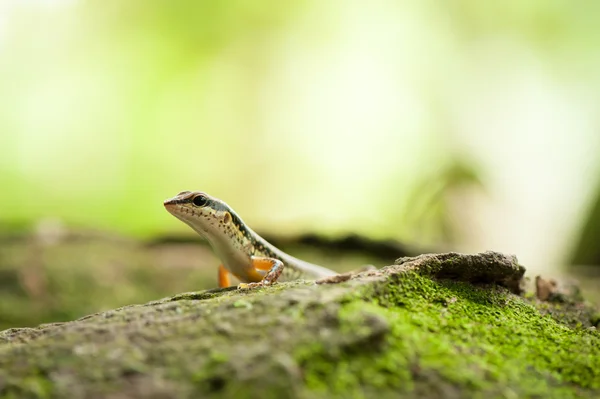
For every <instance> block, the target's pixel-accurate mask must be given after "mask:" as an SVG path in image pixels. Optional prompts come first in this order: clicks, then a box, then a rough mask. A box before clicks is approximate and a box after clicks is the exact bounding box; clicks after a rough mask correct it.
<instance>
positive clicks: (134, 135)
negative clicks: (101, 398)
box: [0, 0, 600, 326]
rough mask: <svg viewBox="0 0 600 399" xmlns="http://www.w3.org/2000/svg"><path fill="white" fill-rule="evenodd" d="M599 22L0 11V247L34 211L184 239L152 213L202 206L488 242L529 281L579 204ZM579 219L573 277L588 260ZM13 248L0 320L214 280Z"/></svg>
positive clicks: (461, 15) (7, 249)
mask: <svg viewBox="0 0 600 399" xmlns="http://www.w3.org/2000/svg"><path fill="white" fill-rule="evenodd" d="M599 12H600V3H597V2H592V1H587V2H583V3H581V4H578V6H574V5H573V3H572V2H567V1H552V2H548V1H542V0H533V1H529V2H523V1H518V0H510V1H506V2H502V3H490V2H480V1H474V0H452V1H447V2H433V1H422V2H417V1H413V2H390V1H385V0H382V1H374V2H367V3H366V2H361V1H357V0H350V1H342V0H337V1H335V0H334V1H331V2H318V1H315V0H304V1H300V2H277V1H273V0H260V1H255V2H245V1H239V0H234V1H229V2H210V1H192V0H182V1H177V2H173V1H167V0H159V1H154V2H151V3H149V2H145V1H141V0H132V1H127V2H122V1H117V0H108V1H102V2H100V1H91V0H85V1H84V0H44V1H42V0H31V1H28V2H20V1H9V2H2V3H0V92H1V93H2V96H0V184H1V187H2V189H1V190H0V221H1V222H2V223H4V224H5V225H6V226H11V229H10V230H11V232H10V234H8V235H7V236H8V237H11V236H13V235H14V234H16V232H17V230H18V229H25V230H27V229H29V228H31V227H32V226H36V225H37V224H38V222H39V221H44V220H46V219H47V218H52V219H58V220H60V221H61V222H64V223H66V224H67V225H68V226H73V227H75V228H86V229H87V228H92V229H95V230H100V231H109V232H118V233H120V234H126V235H128V236H136V237H152V236H157V235H161V234H163V233H164V232H166V231H177V232H185V233H187V234H193V233H192V232H191V230H189V229H187V227H186V226H184V225H183V224H182V223H179V222H178V221H176V220H175V219H174V218H172V217H171V216H170V215H168V214H167V212H165V211H164V209H162V206H161V202H162V200H164V199H165V198H167V197H170V196H173V195H174V194H176V193H177V192H179V191H182V190H203V191H207V192H209V193H211V194H213V195H215V196H217V197H220V198H222V199H224V200H226V201H227V202H228V203H229V204H230V205H231V206H232V207H234V209H236V211H237V212H238V213H239V214H240V215H242V217H243V218H244V220H245V221H246V222H248V223H249V224H250V225H251V226H252V227H253V228H255V229H257V230H263V231H265V230H266V231H271V232H273V233H274V234H288V233H289V234H293V233H295V232H299V231H316V232H319V233H323V234H330V235H334V234H339V233H346V232H356V233H361V234H366V235H369V236H372V237H374V238H382V237H390V236H391V237H393V238H397V239H401V240H403V241H405V242H410V243H418V244H419V246H421V247H430V248H440V247H443V246H445V247H448V248H449V249H453V250H463V251H472V250H485V249H490V248H493V249H497V250H501V251H506V252H515V253H517V254H518V255H519V257H520V259H521V261H522V262H523V263H524V264H527V265H528V266H532V267H538V269H543V270H546V269H547V268H549V267H551V265H549V264H550V263H552V262H554V263H561V262H562V260H563V259H566V258H567V256H566V255H565V253H567V252H568V248H570V243H571V240H572V238H573V237H577V236H578V226H580V225H581V224H582V223H580V220H579V219H577V218H578V217H580V215H581V214H582V212H581V211H580V210H581V209H582V208H583V206H584V205H585V204H588V203H589V201H588V200H587V199H588V198H589V196H590V195H596V193H594V192H592V188H590V185H589V181H592V180H593V181H595V180H597V177H598V167H600V164H599V161H598V157H597V154H598V150H600V139H599V136H598V134H597V131H598V129H599V128H600V117H599V116H598V115H600V113H598V112H597V111H598V107H599V105H600V94H598V93H600V73H598V71H600V51H598V49H599V48H600V25H599V24H598V23H597V18H596V15H598V13H599ZM432 99H434V100H435V101H432ZM481 193H484V194H485V197H483V196H482V195H481ZM482 204H483V205H482ZM596 213H597V212H596V211H593V212H592V214H591V215H592V216H591V217H590V222H588V223H587V224H585V223H583V224H585V225H586V226H587V227H585V230H584V233H583V237H584V238H582V239H581V242H580V244H579V246H578V249H577V250H576V251H575V252H576V253H577V255H576V257H575V260H576V261H579V260H582V259H583V260H585V259H588V258H589V256H588V255H590V254H592V253H593V252H594V251H595V248H596V244H595V241H594V238H595V237H596V236H597V234H595V233H594V231H595V227H594V226H597V225H598V224H597V223H596V222H595V220H597V217H596ZM15 226H16V227H15ZM474 226H475V227H474ZM13 227H15V228H13ZM17 227H18V228H17ZM549 231H551V232H552V234H550V235H549V234H548V232H549ZM24 245H25V244H24ZM27 245H29V244H27ZM30 249H31V248H30V247H29V246H24V247H20V248H18V249H15V247H13V246H12V244H9V242H8V241H0V253H1V254H2V255H1V256H0V273H2V274H1V275H0V295H1V296H2V297H1V298H0V307H1V314H0V323H4V325H5V326H6V325H10V324H14V325H19V324H20V325H30V324H33V323H35V320H38V321H39V320H41V321H50V320H59V319H63V320H64V319H67V318H72V317H76V316H78V315H82V314H85V313H89V312H91V311H94V310H99V309H103V308H112V307H115V306H119V305H124V304H127V303H130V302H144V301H146V300H149V299H154V298H156V297H158V296H164V295H170V294H173V293H174V292H178V291H182V290H195V289H200V288H204V287H209V286H214V275H213V274H212V273H213V272H214V270H213V265H212V264H211V265H210V266H209V270H210V273H211V274H210V275H209V276H212V277H210V278H209V279H208V280H207V279H206V278H205V277H206V275H205V274H204V271H203V270H202V266H200V265H196V266H195V267H198V268H199V269H198V270H196V269H195V268H191V269H189V270H188V269H186V270H185V272H183V271H181V270H176V271H174V270H172V269H171V268H170V267H171V266H172V263H170V262H165V263H162V264H160V265H157V264H156V263H153V262H154V260H153V259H149V258H152V256H154V255H156V254H154V253H153V252H152V251H150V252H149V253H148V254H141V255H140V254H139V253H138V252H139V248H138V249H131V248H130V247H128V246H124V247H123V248H121V249H119V250H117V251H116V252H113V251H112V250H109V249H106V248H104V247H102V246H101V245H100V246H98V245H95V244H94V245H90V246H85V245H84V246H81V247H76V248H75V247H74V248H69V250H68V251H67V250H65V252H62V253H61V252H60V251H61V250H60V248H46V249H43V250H40V251H38V250H37V249H33V250H31V253H29V250H30ZM144 250H145V249H144ZM144 250H141V252H142V253H143V252H144ZM70 251H74V252H73V253H74V254H76V255H70ZM120 251H124V252H120ZM128 251H132V252H128ZM186 253H187V252H186ZM25 255H27V256H25ZM580 255H581V256H582V257H579V256H580ZM140 256H141V258H138V257H140ZM193 256H200V257H201V258H202V259H200V260H199V262H201V263H202V262H206V261H207V260H211V261H214V259H212V258H210V255H202V254H200V255H198V254H195V255H193ZM47 257H55V258H53V259H54V260H53V261H49V260H48V259H47ZM98 257H100V258H98ZM103 257H104V258H103ZM148 257H149V258H148ZM38 258H39V259H38ZM336 259H338V258H337V257H336ZM336 259H325V260H326V261H327V262H335V261H336ZM316 260H317V261H319V260H323V258H322V257H321V256H319V257H317V259H316ZM96 261H97V263H94V262H96ZM171 261H173V260H172V259H171ZM86 262H90V263H89V264H88V263H86ZM92 263H94V264H92ZM350 263H352V262H350ZM341 267H343V266H341ZM102 273H112V274H111V276H110V277H109V278H106V279H105V278H104V277H103V275H102ZM170 273H171V274H172V275H171V274H170ZM196 273H197V274H196ZM32 276H33V277H32ZM152 276H153V277H152ZM38 280H39V281H38ZM103 281H106V282H107V283H106V285H103V284H104V282H103ZM37 286H40V287H43V289H39V292H40V293H41V294H39V295H38V294H37V292H38V289H37V288H35V287H37ZM2 298H4V299H2ZM36 306H38V308H36ZM23 309H26V311H24V310H23ZM36 309H37V310H36ZM3 315H4V316H3ZM3 320H5V321H3Z"/></svg>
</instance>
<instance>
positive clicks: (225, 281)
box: [218, 264, 231, 288]
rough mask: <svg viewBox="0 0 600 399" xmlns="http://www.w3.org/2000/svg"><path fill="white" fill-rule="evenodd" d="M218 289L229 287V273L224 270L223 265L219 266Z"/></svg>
mask: <svg viewBox="0 0 600 399" xmlns="http://www.w3.org/2000/svg"><path fill="white" fill-rule="evenodd" d="M218 279H219V288H225V287H229V286H230V285H231V278H230V277H229V271H228V270H227V269H225V266H223V264H220V265H219V276H218Z"/></svg>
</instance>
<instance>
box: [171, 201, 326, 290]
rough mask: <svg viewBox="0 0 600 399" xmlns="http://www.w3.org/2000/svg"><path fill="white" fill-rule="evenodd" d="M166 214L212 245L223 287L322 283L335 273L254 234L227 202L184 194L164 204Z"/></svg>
mask: <svg viewBox="0 0 600 399" xmlns="http://www.w3.org/2000/svg"><path fill="white" fill-rule="evenodd" d="M164 206H165V208H166V210H167V211H168V212H169V213H171V214H172V215H173V216H175V217H176V218H177V219H179V220H181V221H182V222H184V223H186V224H187V225H188V226H190V227H191V228H192V229H193V230H194V231H196V232H197V233H198V234H199V235H200V236H202V237H203V238H204V239H206V240H207V241H208V243H209V244H210V246H211V247H212V249H213V251H214V252H215V254H216V255H217V256H218V257H219V258H220V260H221V262H222V263H221V264H220V265H219V268H218V283H219V287H221V288H224V287H229V286H230V285H231V275H233V276H235V277H237V279H238V280H240V284H239V285H238V289H252V288H257V287H264V286H269V285H271V284H273V283H275V282H276V281H292V280H298V279H314V280H317V279H321V278H327V277H332V276H336V275H338V273H336V272H334V271H333V270H329V269H327V268H325V267H322V266H318V265H315V264H312V263H309V262H305V261H303V260H301V259H298V258H295V257H293V256H291V255H289V254H287V253H285V252H283V251H282V250H280V249H279V248H277V247H275V246H274V245H272V244H270V243H269V242H268V241H266V240H265V239H264V238H262V237H261V236H259V235H258V234H257V233H256V232H254V231H253V230H252V229H251V228H250V227H248V225H246V224H245V223H244V221H243V220H242V219H241V218H240V217H239V216H238V215H237V214H236V213H235V211H234V210H233V209H232V208H231V207H230V206H229V205H227V204H226V203H225V202H224V201H222V200H220V199H218V198H215V197H212V196H210V195H208V194H206V193H204V192H200V191H182V192H180V193H179V194H177V195H176V196H175V197H173V198H170V199H167V200H165V201H164Z"/></svg>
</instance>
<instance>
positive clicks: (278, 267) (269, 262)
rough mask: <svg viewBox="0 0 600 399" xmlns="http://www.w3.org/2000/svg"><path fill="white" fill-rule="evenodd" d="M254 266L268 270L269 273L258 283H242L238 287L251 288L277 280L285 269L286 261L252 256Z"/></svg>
mask: <svg viewBox="0 0 600 399" xmlns="http://www.w3.org/2000/svg"><path fill="white" fill-rule="evenodd" d="M251 259H252V266H253V267H254V269H255V270H263V271H264V270H268V271H267V274H265V276H264V277H263V279H262V280H261V281H260V282H258V283H240V284H239V285H238V289H250V288H256V287H265V286H268V285H271V284H273V283H274V282H276V281H277V279H278V278H279V276H281V272H282V271H283V266H284V263H283V262H282V261H280V260H279V259H275V258H266V257H263V256H252V258H251Z"/></svg>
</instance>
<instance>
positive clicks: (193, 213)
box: [164, 191, 234, 241]
mask: <svg viewBox="0 0 600 399" xmlns="http://www.w3.org/2000/svg"><path fill="white" fill-rule="evenodd" d="M164 205H165V208H166V209H167V211H168V212H169V213H170V214H171V215H173V216H175V217H176V218H177V219H179V220H181V221H182V222H184V223H186V224H187V225H189V226H190V227H191V228H192V229H194V230H195V231H196V232H198V233H199V234H200V235H202V236H204V237H205V238H207V239H208V240H209V241H210V240H211V238H216V237H219V236H221V235H223V234H225V233H227V232H228V231H230V230H231V229H232V228H233V227H232V226H231V224H232V223H231V222H232V214H234V213H233V211H232V210H231V208H230V207H229V205H227V204H226V203H224V202H223V201H221V200H219V199H218V198H214V197H211V196H210V195H208V194H206V193H203V192H200V191H182V192H180V193H179V194H177V195H176V196H175V197H173V198H170V199H168V200H165V201H164Z"/></svg>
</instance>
